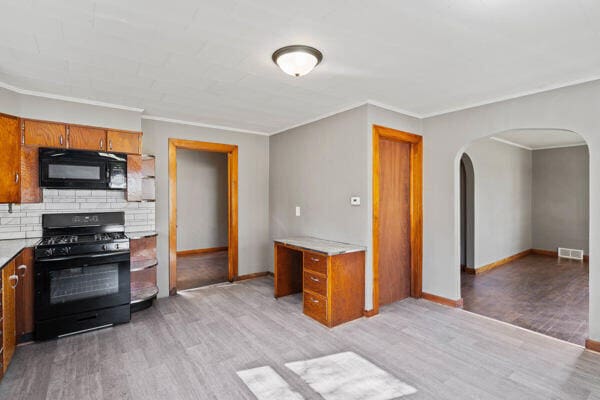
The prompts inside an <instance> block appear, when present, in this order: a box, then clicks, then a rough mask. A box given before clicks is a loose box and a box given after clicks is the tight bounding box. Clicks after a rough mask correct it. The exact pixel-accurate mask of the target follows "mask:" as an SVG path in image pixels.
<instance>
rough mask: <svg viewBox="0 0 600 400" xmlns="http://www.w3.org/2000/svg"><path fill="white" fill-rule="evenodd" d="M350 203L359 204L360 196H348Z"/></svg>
mask: <svg viewBox="0 0 600 400" xmlns="http://www.w3.org/2000/svg"><path fill="white" fill-rule="evenodd" d="M350 205H353V206H360V197H358V196H352V197H350Z"/></svg>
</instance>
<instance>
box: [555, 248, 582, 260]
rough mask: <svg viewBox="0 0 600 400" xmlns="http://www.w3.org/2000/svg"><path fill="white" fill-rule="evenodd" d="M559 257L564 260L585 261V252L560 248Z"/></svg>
mask: <svg viewBox="0 0 600 400" xmlns="http://www.w3.org/2000/svg"><path fill="white" fill-rule="evenodd" d="M558 256H559V257H563V258H571V259H573V260H583V250H578V249H565V248H564V247H559V248H558Z"/></svg>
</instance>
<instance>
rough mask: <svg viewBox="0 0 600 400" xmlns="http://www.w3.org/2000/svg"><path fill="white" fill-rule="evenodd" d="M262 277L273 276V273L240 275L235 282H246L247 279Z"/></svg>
mask: <svg viewBox="0 0 600 400" xmlns="http://www.w3.org/2000/svg"><path fill="white" fill-rule="evenodd" d="M263 276H273V273H272V272H271V271H264V272H255V273H253V274H246V275H240V276H238V277H237V278H236V279H235V280H236V281H246V280H248V279H256V278H262V277H263Z"/></svg>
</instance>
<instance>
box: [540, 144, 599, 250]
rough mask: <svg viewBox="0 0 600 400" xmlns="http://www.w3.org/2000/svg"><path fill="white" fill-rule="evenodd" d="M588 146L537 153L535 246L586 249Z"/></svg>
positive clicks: (587, 230) (587, 226)
mask: <svg viewBox="0 0 600 400" xmlns="http://www.w3.org/2000/svg"><path fill="white" fill-rule="evenodd" d="M588 232H589V154H588V148H587V146H578V147H566V148H559V149H547V150H536V151H534V152H533V247H534V248H536V249H543V250H552V251H556V249H557V248H558V247H568V248H573V249H583V250H584V251H585V254H588V253H589V251H588V248H589V241H588Z"/></svg>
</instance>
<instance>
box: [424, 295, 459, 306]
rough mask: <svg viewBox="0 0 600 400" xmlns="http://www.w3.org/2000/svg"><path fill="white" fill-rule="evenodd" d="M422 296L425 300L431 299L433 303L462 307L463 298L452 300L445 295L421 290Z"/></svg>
mask: <svg viewBox="0 0 600 400" xmlns="http://www.w3.org/2000/svg"><path fill="white" fill-rule="evenodd" d="M423 298H424V299H425V300H429V301H433V302H434V303H438V304H442V305H444V306H448V307H454V308H462V307H463V299H462V298H461V299H458V300H452V299H448V298H446V297H442V296H437V295H435V294H431V293H426V292H423Z"/></svg>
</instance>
